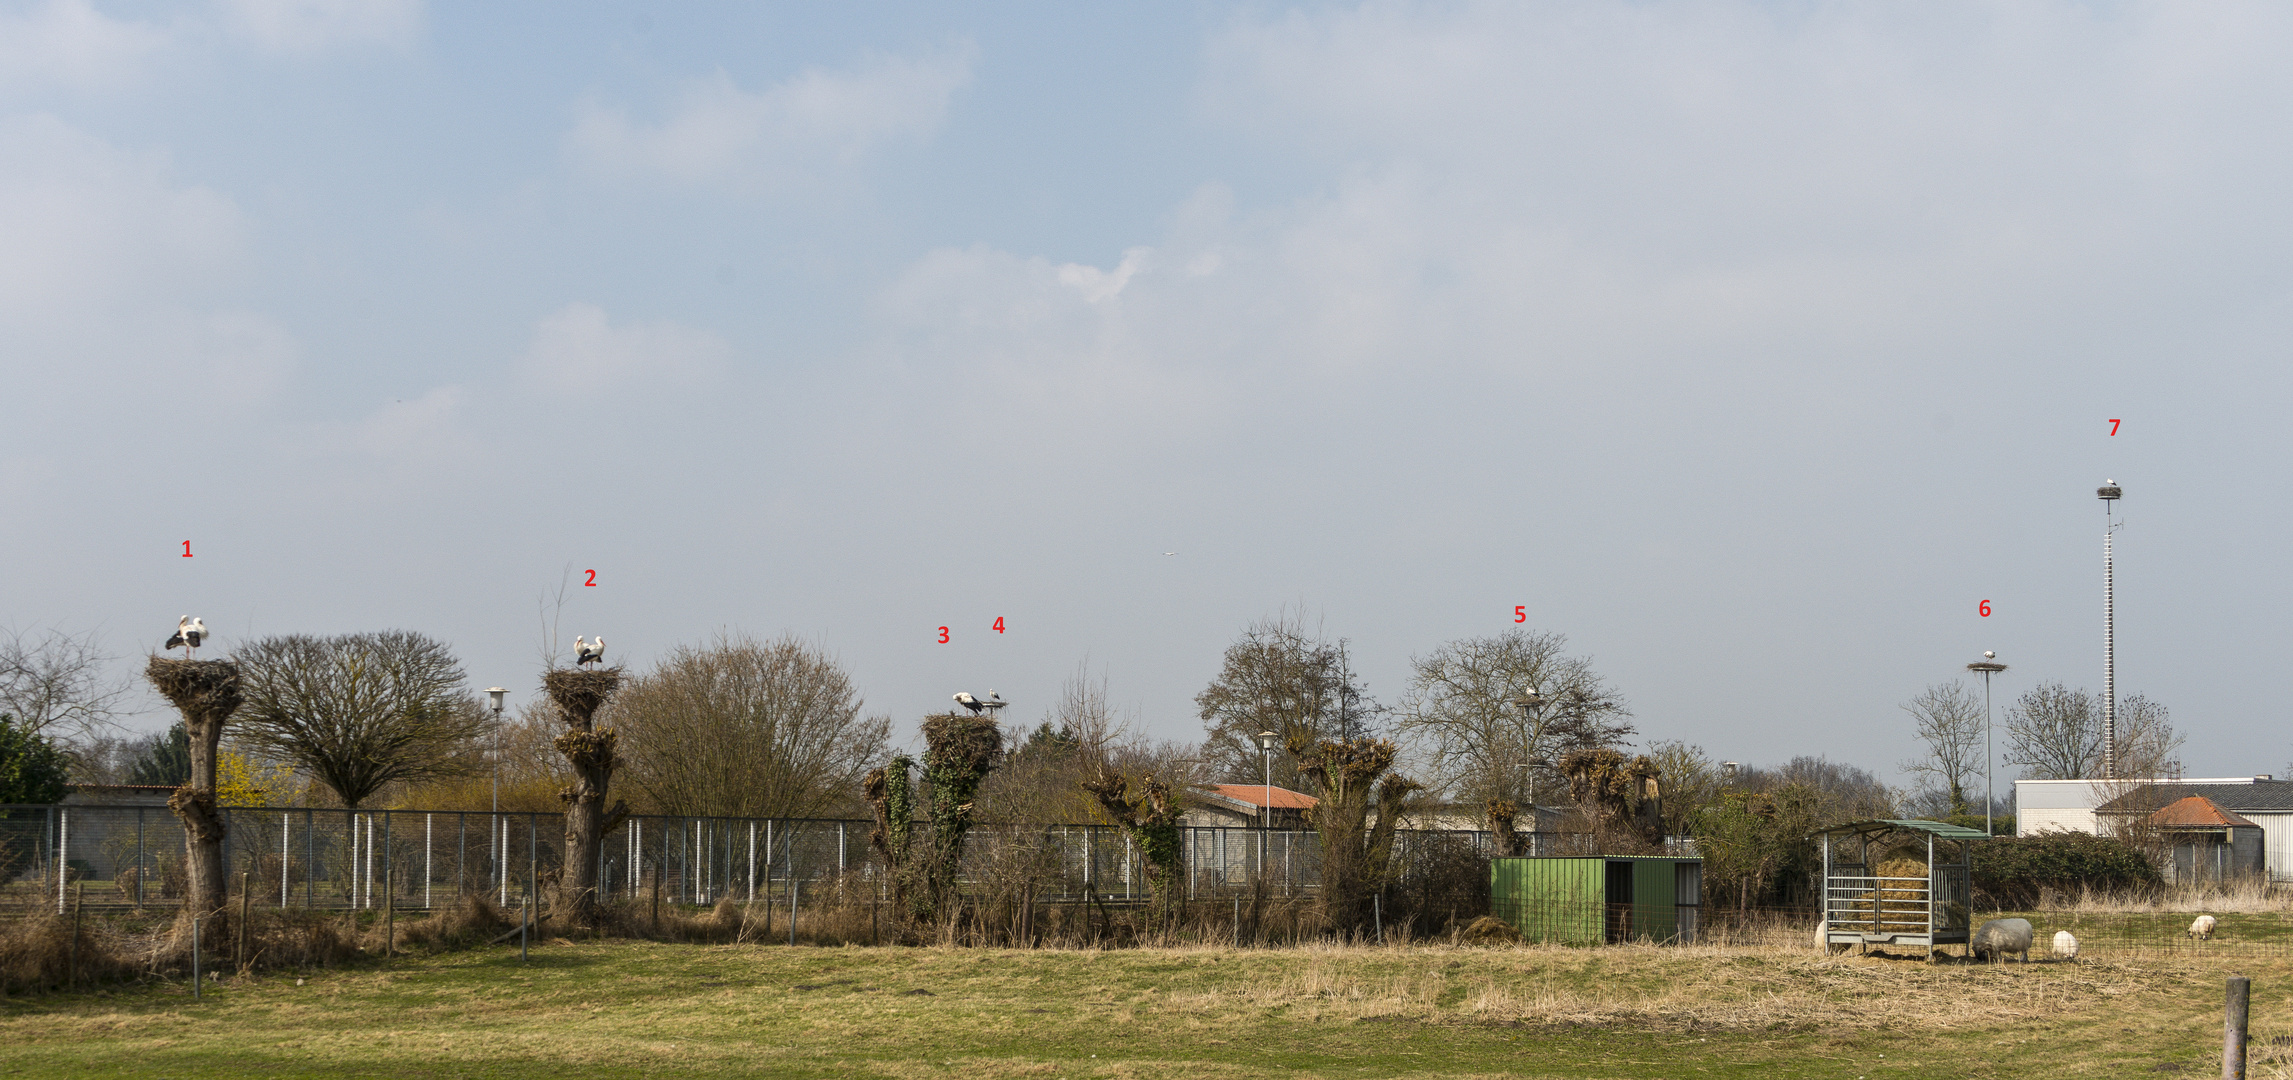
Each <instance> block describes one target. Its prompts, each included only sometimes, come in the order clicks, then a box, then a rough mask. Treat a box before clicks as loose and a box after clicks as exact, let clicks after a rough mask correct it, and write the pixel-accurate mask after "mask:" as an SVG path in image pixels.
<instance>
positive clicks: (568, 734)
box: [541, 667, 629, 926]
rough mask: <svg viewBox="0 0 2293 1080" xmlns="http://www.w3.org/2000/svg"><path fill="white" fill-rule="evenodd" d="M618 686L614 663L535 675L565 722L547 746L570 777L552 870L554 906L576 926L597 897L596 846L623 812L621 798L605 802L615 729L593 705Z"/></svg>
mask: <svg viewBox="0 0 2293 1080" xmlns="http://www.w3.org/2000/svg"><path fill="white" fill-rule="evenodd" d="M620 685H621V669H620V668H618V667H610V668H604V669H602V670H597V671H590V670H585V669H574V668H552V669H551V670H549V671H548V672H545V673H544V674H543V675H542V677H541V686H542V690H543V691H544V692H546V693H547V694H548V695H549V700H550V702H551V703H552V704H554V705H556V706H557V712H558V719H560V720H561V721H563V722H564V724H565V733H564V734H562V735H559V736H558V737H557V741H556V742H555V743H554V744H553V745H555V746H556V747H557V752H558V753H560V754H562V755H564V756H565V761H566V764H567V765H569V766H571V768H572V773H573V782H572V783H569V784H567V785H566V786H565V787H564V788H563V789H562V790H560V791H559V792H558V793H557V797H558V798H559V799H560V800H562V801H563V802H564V803H565V863H564V866H563V868H562V869H560V871H559V872H558V881H557V905H556V906H557V911H558V914H559V915H560V916H562V917H563V918H565V919H567V920H570V921H571V922H572V923H574V924H576V925H583V926H586V925H590V924H591V922H592V920H594V919H595V918H596V916H597V913H598V906H599V901H600V900H601V899H602V897H601V896H600V895H599V889H600V883H599V881H598V880H597V873H598V869H599V867H598V865H597V855H598V851H599V848H600V846H601V845H602V844H604V842H605V836H606V834H608V833H611V832H612V831H613V830H614V829H616V828H618V827H619V826H620V824H621V820H622V819H623V818H625V817H627V816H628V814H629V807H628V805H627V804H625V803H615V804H614V805H613V808H612V809H610V810H608V809H606V807H605V796H606V793H607V789H608V787H609V786H610V785H611V784H612V781H613V769H614V767H615V765H616V764H618V755H617V754H616V750H617V748H618V745H619V742H620V733H619V732H617V731H615V730H613V729H612V728H611V727H605V726H600V725H598V723H597V710H599V709H601V708H603V707H604V706H605V703H606V702H607V701H608V700H610V699H611V698H612V697H613V692H614V690H615V689H616V688H618V687H619V686H620Z"/></svg>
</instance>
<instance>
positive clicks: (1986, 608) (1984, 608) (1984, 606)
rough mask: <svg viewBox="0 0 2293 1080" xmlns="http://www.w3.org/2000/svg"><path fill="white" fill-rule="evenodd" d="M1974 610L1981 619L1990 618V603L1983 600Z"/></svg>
mask: <svg viewBox="0 0 2293 1080" xmlns="http://www.w3.org/2000/svg"><path fill="white" fill-rule="evenodd" d="M1975 610H1976V611H1979V612H1981V613H1982V617H1983V618H1986V619H1987V618H1990V601H1988V600H1985V601H1983V602H1982V603H1980V604H1978V605H1976V606H1975Z"/></svg>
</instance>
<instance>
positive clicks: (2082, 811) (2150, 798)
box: [2014, 773, 2293, 881]
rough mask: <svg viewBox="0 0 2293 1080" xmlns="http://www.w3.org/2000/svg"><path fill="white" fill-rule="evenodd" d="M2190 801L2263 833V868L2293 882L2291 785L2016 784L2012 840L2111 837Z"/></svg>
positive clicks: (2236, 781)
mask: <svg viewBox="0 0 2293 1080" xmlns="http://www.w3.org/2000/svg"><path fill="white" fill-rule="evenodd" d="M2191 795H2197V796H2201V797H2203V798H2206V799H2208V800H2211V801H2212V802H2213V804H2214V805H2215V806H2217V807H2220V808H2221V809H2223V810H2226V811H2229V812H2230V813H2232V814H2235V815H2236V816H2238V817H2241V818H2244V819H2246V820H2247V821H2250V822H2252V823H2253V824H2255V825H2258V826H2260V827H2261V835H2262V851H2263V857H2262V861H2263V865H2264V866H2265V867H2266V868H2267V869H2268V872H2269V877H2270V879H2271V880H2273V881H2293V780H2279V779H2277V778H2275V777H2273V776H2270V775H2268V774H2266V773H2264V774H2262V775H2260V776H2228V777H2205V778H2196V779H2188V780H2017V781H2015V782H2014V804H2015V808H2014V809H2015V812H2014V834H2015V835H2016V836H2032V835H2036V834H2038V833H2042V832H2087V833H2106V832H2109V831H2111V830H2110V829H2109V828H2108V827H2107V825H2106V824H2105V822H2122V821H2132V820H2134V819H2135V818H2137V817H2140V816H2146V815H2148V814H2151V813H2154V812H2155V811H2157V809H2158V808H2159V807H2162V806H2166V805H2168V804H2170V803H2173V802H2174V801H2176V800H2178V799H2183V798H2187V797H2189V796H2191Z"/></svg>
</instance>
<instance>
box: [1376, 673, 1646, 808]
mask: <svg viewBox="0 0 2293 1080" xmlns="http://www.w3.org/2000/svg"><path fill="white" fill-rule="evenodd" d="M1567 645H1568V639H1567V638H1564V637H1562V636H1561V635H1559V634H1552V633H1532V632H1530V631H1526V630H1513V631H1508V632H1506V633H1503V634H1499V635H1497V636H1495V637H1483V638H1465V639H1462V640H1459V641H1452V642H1450V643H1448V644H1446V645H1443V646H1441V647H1440V648H1438V649H1436V650H1434V651H1433V653H1432V654H1431V655H1428V656H1421V657H1414V658H1412V659H1411V660H1410V668H1411V670H1412V675H1411V681H1410V687H1409V692H1408V694H1407V695H1406V696H1404V697H1403V698H1402V702H1401V707H1400V709H1399V710H1398V712H1399V716H1400V719H1399V720H1398V722H1397V726H1398V727H1399V729H1400V731H1401V732H1403V733H1405V734H1410V735H1415V736H1417V737H1420V738H1422V739H1424V740H1425V741H1426V742H1427V743H1428V744H1430V746H1431V748H1432V751H1433V770H1434V774H1435V775H1437V776H1443V777H1447V778H1449V781H1450V783H1449V787H1450V788H1451V792H1450V793H1451V795H1452V796H1453V797H1455V798H1459V799H1464V800H1476V801H1477V800H1483V799H1497V800H1503V801H1505V802H1509V803H1514V804H1516V805H1525V804H1532V803H1534V802H1535V801H1537V799H1539V798H1540V797H1551V796H1554V795H1557V794H1558V792H1559V791H1561V790H1562V789H1563V786H1564V785H1565V780H1564V778H1563V777H1562V776H1561V773H1560V769H1559V761H1560V759H1561V757H1563V756H1564V755H1567V754H1570V753H1573V752H1576V751H1579V750H1591V749H1594V748H1597V747H1603V746H1610V745H1613V744H1616V743H1619V742H1621V741H1623V740H1625V739H1628V738H1630V737H1631V736H1632V734H1633V729H1632V724H1631V723H1630V722H1629V720H1628V719H1627V718H1628V717H1630V716H1631V715H1632V714H1631V712H1630V711H1629V710H1627V709H1626V708H1625V707H1624V701H1623V699H1622V698H1620V697H1618V696H1617V694H1616V692H1615V691H1614V690H1612V689H1610V688H1609V686H1608V684H1607V683H1605V682H1603V681H1602V680H1601V678H1600V676H1599V675H1598V674H1596V673H1595V672H1594V671H1593V670H1592V662H1591V661H1590V660H1588V659H1585V658H1582V657H1572V656H1567V655H1564V654H1563V652H1562V650H1563V649H1565V648H1566V647H1567ZM1530 691H1535V692H1536V693H1537V695H1538V700H1540V701H1541V704H1539V705H1538V706H1536V707H1534V708H1531V709H1528V710H1523V709H1522V708H1521V707H1520V706H1518V705H1515V704H1513V702H1514V701H1515V700H1518V699H1520V698H1521V697H1522V696H1523V695H1524V694H1526V693H1528V692H1530Z"/></svg>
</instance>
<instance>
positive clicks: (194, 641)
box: [162, 615, 207, 660]
mask: <svg viewBox="0 0 2293 1080" xmlns="http://www.w3.org/2000/svg"><path fill="white" fill-rule="evenodd" d="M206 637H207V624H206V623H204V622H201V621H200V620H199V619H198V618H196V617H194V616H190V615H185V616H184V617H182V618H180V619H177V620H175V636H174V637H171V638H168V639H167V644H166V645H164V646H162V647H163V648H169V649H182V650H183V658H184V659H185V660H189V659H191V650H193V649H196V648H198V647H199V643H200V642H201V641H203V640H205V639H206Z"/></svg>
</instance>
